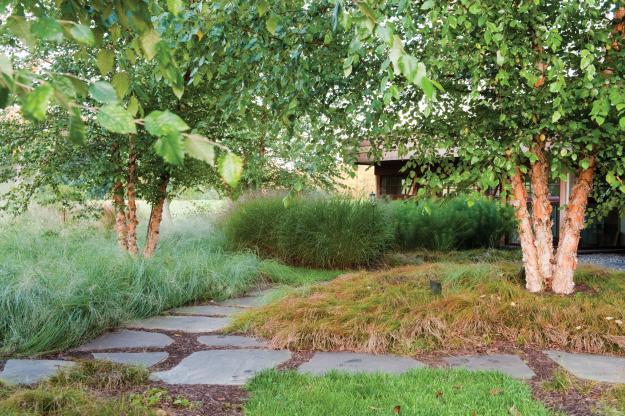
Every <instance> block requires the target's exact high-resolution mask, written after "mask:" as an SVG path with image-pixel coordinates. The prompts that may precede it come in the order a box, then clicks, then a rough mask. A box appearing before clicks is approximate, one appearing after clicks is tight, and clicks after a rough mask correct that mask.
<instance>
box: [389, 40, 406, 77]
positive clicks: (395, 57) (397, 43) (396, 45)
mask: <svg viewBox="0 0 625 416" xmlns="http://www.w3.org/2000/svg"><path fill="white" fill-rule="evenodd" d="M403 55H404V45H403V43H402V41H401V38H400V37H399V36H397V35H395V36H393V46H392V47H391V49H390V51H389V53H388V58H389V59H390V60H391V62H392V63H393V71H394V72H395V75H399V74H401V69H400V68H399V58H401V57H402V56H403Z"/></svg>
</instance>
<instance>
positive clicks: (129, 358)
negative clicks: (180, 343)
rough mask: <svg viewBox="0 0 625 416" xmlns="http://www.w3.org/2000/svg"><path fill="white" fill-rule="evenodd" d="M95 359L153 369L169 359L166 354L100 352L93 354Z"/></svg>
mask: <svg viewBox="0 0 625 416" xmlns="http://www.w3.org/2000/svg"><path fill="white" fill-rule="evenodd" d="M91 355H93V358H95V359H96V360H102V361H111V362H113V363H117V364H126V365H139V366H142V367H146V368H147V367H152V366H153V365H156V364H158V363H161V362H163V361H165V360H166V359H167V357H169V354H168V353H166V352H100V353H93V354H91Z"/></svg>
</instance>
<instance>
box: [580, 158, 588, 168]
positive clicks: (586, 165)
mask: <svg viewBox="0 0 625 416" xmlns="http://www.w3.org/2000/svg"><path fill="white" fill-rule="evenodd" d="M579 165H580V166H581V168H582V169H588V167H589V166H590V162H589V161H588V159H584V160H582V161H580V162H579Z"/></svg>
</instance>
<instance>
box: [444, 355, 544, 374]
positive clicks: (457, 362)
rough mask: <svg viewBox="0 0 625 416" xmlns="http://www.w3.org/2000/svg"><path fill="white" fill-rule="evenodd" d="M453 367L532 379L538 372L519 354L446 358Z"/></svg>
mask: <svg viewBox="0 0 625 416" xmlns="http://www.w3.org/2000/svg"><path fill="white" fill-rule="evenodd" d="M445 361H447V363H448V364H449V365H450V366H451V367H459V368H464V369H467V370H473V371H499V372H502V373H504V374H507V375H509V376H511V377H514V378H520V379H530V378H532V377H534V376H535V375H536V374H534V372H533V371H532V369H531V368H529V367H528V366H527V364H525V363H524V362H523V360H521V358H520V357H519V356H517V355H510V354H494V355H467V356H457V357H448V358H445Z"/></svg>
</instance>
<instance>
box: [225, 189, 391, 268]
mask: <svg viewBox="0 0 625 416" xmlns="http://www.w3.org/2000/svg"><path fill="white" fill-rule="evenodd" d="M223 229H224V233H225V236H226V241H227V243H228V246H229V247H230V248H231V249H235V250H240V249H251V250H254V251H255V252H257V253H258V254H260V255H262V256H265V257H273V258H277V259H280V260H282V261H285V262H287V263H290V264H295V265H299V266H309V267H320V268H349V267H359V266H369V265H372V264H375V263H376V262H378V261H379V260H380V259H381V258H382V256H383V254H384V252H385V250H386V249H387V248H388V247H389V246H390V244H391V240H392V228H391V226H390V224H389V218H388V216H387V215H386V211H385V210H383V209H381V208H380V207H379V206H377V205H375V204H371V203H370V202H369V201H364V200H350V199H346V198H340V197H325V196H314V195H306V196H301V197H297V198H295V199H294V200H293V201H292V202H291V203H290V204H289V205H288V206H285V204H284V203H283V200H282V197H281V196H255V197H251V198H249V199H247V200H245V201H243V202H241V203H239V204H238V205H237V206H235V207H234V208H233V210H232V211H231V212H230V214H229V215H228V216H227V217H226V218H225V221H224V224H223Z"/></svg>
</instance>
